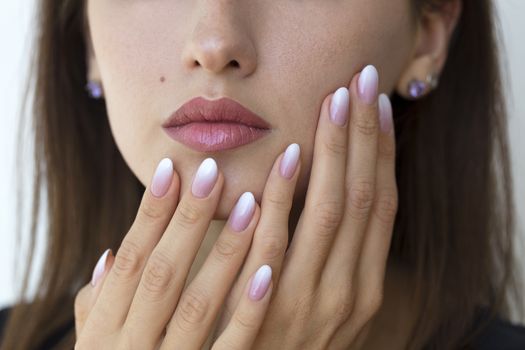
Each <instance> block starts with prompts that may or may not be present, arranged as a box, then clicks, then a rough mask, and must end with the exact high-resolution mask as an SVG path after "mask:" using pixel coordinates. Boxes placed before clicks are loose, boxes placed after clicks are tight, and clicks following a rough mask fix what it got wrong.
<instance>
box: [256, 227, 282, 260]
mask: <svg viewBox="0 0 525 350" xmlns="http://www.w3.org/2000/svg"><path fill="white" fill-rule="evenodd" d="M286 245H287V242H285V240H284V239H281V238H280V237H278V236H275V235H274V234H264V233H263V236H262V238H261V240H260V246H261V257H262V259H263V260H264V261H274V260H276V259H278V258H279V257H281V255H283V253H284V251H285V250H286Z"/></svg>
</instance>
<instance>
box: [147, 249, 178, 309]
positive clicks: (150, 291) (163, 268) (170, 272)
mask: <svg viewBox="0 0 525 350" xmlns="http://www.w3.org/2000/svg"><path fill="white" fill-rule="evenodd" d="M174 276H175V264H174V263H173V262H172V261H171V259H170V258H168V257H167V256H166V254H164V253H162V252H155V253H153V254H152V255H151V257H150V258H149V260H148V263H147V264H146V267H145V269H144V274H143V277H142V285H143V287H144V290H145V291H146V295H147V297H149V298H151V299H152V300H156V301H158V300H160V299H161V298H162V296H164V295H165V294H166V290H167V289H168V287H169V286H170V285H171V283H172V281H173V277H174Z"/></svg>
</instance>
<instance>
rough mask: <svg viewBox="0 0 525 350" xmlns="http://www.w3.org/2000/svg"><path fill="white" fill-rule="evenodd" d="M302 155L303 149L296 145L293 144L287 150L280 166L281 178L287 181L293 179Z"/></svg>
mask: <svg viewBox="0 0 525 350" xmlns="http://www.w3.org/2000/svg"><path fill="white" fill-rule="evenodd" d="M300 153H301V148H300V147H299V145H298V144H296V143H292V144H291V145H289V146H288V147H287V148H286V151H285V152H284V156H283V157H282V159H281V164H280V165H279V172H280V173H281V176H283V177H284V178H286V179H291V178H292V177H293V175H294V174H295V169H296V168H297V164H298V163H299V155H300Z"/></svg>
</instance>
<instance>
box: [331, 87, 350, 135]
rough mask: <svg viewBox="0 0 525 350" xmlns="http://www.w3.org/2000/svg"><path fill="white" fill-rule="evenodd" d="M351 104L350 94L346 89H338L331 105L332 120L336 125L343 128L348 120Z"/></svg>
mask: <svg viewBox="0 0 525 350" xmlns="http://www.w3.org/2000/svg"><path fill="white" fill-rule="evenodd" d="M349 104H350V94H349V92H348V89H347V88H345V87H342V88H339V89H337V91H336V92H335V93H334V95H333V96H332V102H331V103H330V119H331V120H332V122H334V123H335V124H336V125H339V126H343V125H345V124H346V120H347V119H348V108H349V107H348V106H349Z"/></svg>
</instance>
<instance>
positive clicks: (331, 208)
mask: <svg viewBox="0 0 525 350" xmlns="http://www.w3.org/2000/svg"><path fill="white" fill-rule="evenodd" d="M343 210H344V206H343V203H341V201H336V200H330V201H329V200H325V201H323V202H319V203H317V204H315V205H314V213H315V216H316V218H317V220H316V225H317V227H318V231H319V232H318V233H319V234H320V235H323V234H331V233H332V232H334V231H335V230H336V229H337V227H338V226H339V224H340V223H341V220H342V218H343Z"/></svg>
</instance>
